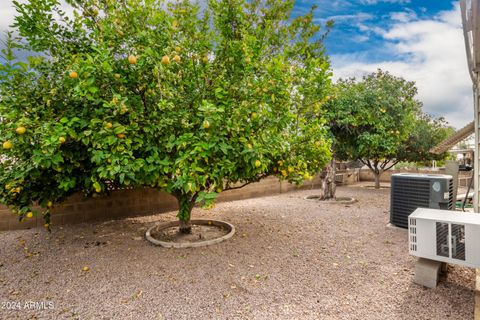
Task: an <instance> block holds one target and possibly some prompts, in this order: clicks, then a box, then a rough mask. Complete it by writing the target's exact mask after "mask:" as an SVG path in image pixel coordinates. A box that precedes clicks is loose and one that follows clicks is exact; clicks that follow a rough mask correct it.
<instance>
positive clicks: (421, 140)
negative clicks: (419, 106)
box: [397, 113, 455, 165]
mask: <svg viewBox="0 0 480 320" xmlns="http://www.w3.org/2000/svg"><path fill="white" fill-rule="evenodd" d="M453 133H455V129H454V128H452V127H450V126H449V125H448V123H447V122H446V121H445V119H443V118H432V117H431V116H430V115H428V114H425V113H420V114H418V115H417V117H416V118H415V121H414V126H413V128H412V130H411V132H410V134H409V137H408V139H407V141H406V142H405V144H403V147H404V148H402V149H400V150H399V153H398V155H397V159H398V160H401V161H408V162H416V163H420V164H424V165H425V164H427V163H428V162H429V161H431V160H445V159H446V158H447V156H448V152H445V153H444V154H440V155H436V154H432V153H430V149H431V148H433V147H435V146H436V145H438V144H439V143H440V142H442V141H443V140H445V139H446V138H447V137H449V136H450V135H452V134H453Z"/></svg>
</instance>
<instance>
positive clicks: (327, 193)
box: [321, 159, 337, 200]
mask: <svg viewBox="0 0 480 320" xmlns="http://www.w3.org/2000/svg"><path fill="white" fill-rule="evenodd" d="M335 172H336V170H335V159H332V160H331V161H330V162H329V164H328V165H327V166H326V167H325V169H323V170H322V173H321V177H322V192H323V195H322V196H321V199H322V200H329V199H335V192H336V191H337V187H336V185H335Z"/></svg>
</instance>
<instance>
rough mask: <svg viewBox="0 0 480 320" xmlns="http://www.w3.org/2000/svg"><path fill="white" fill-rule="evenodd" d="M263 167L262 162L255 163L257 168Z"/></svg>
mask: <svg viewBox="0 0 480 320" xmlns="http://www.w3.org/2000/svg"><path fill="white" fill-rule="evenodd" d="M261 165H262V163H261V162H260V160H257V161H255V167H257V168H258V167H260V166H261Z"/></svg>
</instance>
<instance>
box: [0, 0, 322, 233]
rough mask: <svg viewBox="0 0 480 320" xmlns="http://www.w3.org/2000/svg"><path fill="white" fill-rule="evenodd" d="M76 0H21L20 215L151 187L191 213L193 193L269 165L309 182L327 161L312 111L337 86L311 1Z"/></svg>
mask: <svg viewBox="0 0 480 320" xmlns="http://www.w3.org/2000/svg"><path fill="white" fill-rule="evenodd" d="M68 2H69V3H70V4H71V5H72V6H73V8H74V11H73V12H74V16H73V17H68V16H67V15H66V14H65V13H64V12H62V11H61V10H60V9H59V2H58V1H56V0H35V1H34V0H30V1H29V2H27V3H25V4H23V3H19V2H15V6H16V8H17V11H18V15H17V17H16V20H15V24H14V26H15V28H16V30H17V31H18V34H19V36H18V38H13V37H12V36H10V37H9V39H8V41H7V42H8V43H7V48H6V49H5V50H4V51H3V60H4V63H3V65H1V66H0V96H1V97H2V98H1V103H0V114H1V115H2V118H3V121H2V122H1V123H0V136H1V137H2V139H3V142H4V149H3V151H2V159H3V161H2V163H1V166H0V202H2V203H4V204H7V205H9V206H11V207H12V208H13V209H15V210H16V212H17V213H18V215H19V218H20V219H23V218H24V217H25V215H26V213H27V212H30V211H31V209H30V208H31V206H32V204H34V203H39V204H40V205H41V206H42V207H43V208H45V210H44V211H43V212H42V213H43V215H44V218H45V219H46V221H47V223H48V221H49V209H50V208H51V207H52V205H53V204H55V203H58V202H61V201H63V200H65V199H66V198H67V197H68V196H70V195H71V194H73V193H75V192H78V191H81V192H83V193H84V194H85V195H86V196H96V195H97V194H103V193H107V192H108V190H109V189H111V188H112V187H122V186H132V187H145V186H148V187H153V188H158V189H161V190H164V191H167V192H169V193H171V194H173V195H174V196H176V197H177V198H178V199H179V203H180V212H179V217H180V218H181V219H182V220H188V219H189V218H190V211H189V210H191V207H192V204H193V203H195V201H199V202H201V203H202V204H204V205H206V206H211V205H212V203H213V201H214V200H215V197H216V194H217V193H218V192H221V191H222V190H229V189H231V188H235V187H238V186H239V185H244V184H248V183H251V182H255V181H258V180H259V179H261V178H264V177H266V176H269V175H276V176H278V177H280V178H282V179H286V180H288V181H291V182H296V183H301V182H302V181H303V180H304V179H306V178H309V177H310V175H312V174H314V173H316V172H318V171H319V170H320V169H321V168H322V167H323V166H324V165H325V164H326V163H327V161H328V160H329V158H330V152H329V148H330V142H329V140H328V139H327V137H326V136H327V134H326V128H325V123H324V120H323V119H322V118H321V117H320V118H319V117H313V116H312V114H318V113H321V111H320V107H321V104H322V101H323V100H324V98H325V96H326V95H327V94H328V90H329V85H330V71H329V63H328V60H327V58H326V57H325V54H324V49H323V45H322V39H323V37H324V36H325V35H326V33H323V34H320V33H319V32H320V27H319V26H318V25H315V24H314V23H313V13H312V12H309V13H308V14H306V15H305V16H300V17H297V18H295V19H293V18H291V16H290V13H291V10H292V7H293V1H266V2H263V1H260V0H253V1H248V2H247V1H243V0H212V1H209V2H208V5H207V6H206V8H201V7H199V6H198V5H196V4H193V3H191V2H189V1H186V0H184V1H175V2H167V1H160V0H148V1H140V0H129V1H114V0H85V1H75V0H70V1H68ZM16 50H24V51H26V52H33V53H34V54H33V55H31V56H30V57H28V59H27V60H26V61H20V60H18V59H16V58H15V56H14V52H15V51H16ZM19 127H23V128H25V129H26V131H25V133H22V134H20V133H17V131H18V130H17V128H19ZM19 132H22V130H20V131H19ZM7 142H8V143H7ZM10 144H11V145H10ZM10 146H11V148H9V147H10ZM34 214H40V212H35V213H34Z"/></svg>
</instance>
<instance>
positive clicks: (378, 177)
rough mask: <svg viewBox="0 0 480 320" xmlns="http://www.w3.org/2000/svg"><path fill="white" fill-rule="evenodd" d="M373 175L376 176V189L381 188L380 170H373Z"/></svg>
mask: <svg viewBox="0 0 480 320" xmlns="http://www.w3.org/2000/svg"><path fill="white" fill-rule="evenodd" d="M373 175H374V176H375V189H380V175H381V173H380V172H376V171H374V172H373Z"/></svg>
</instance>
